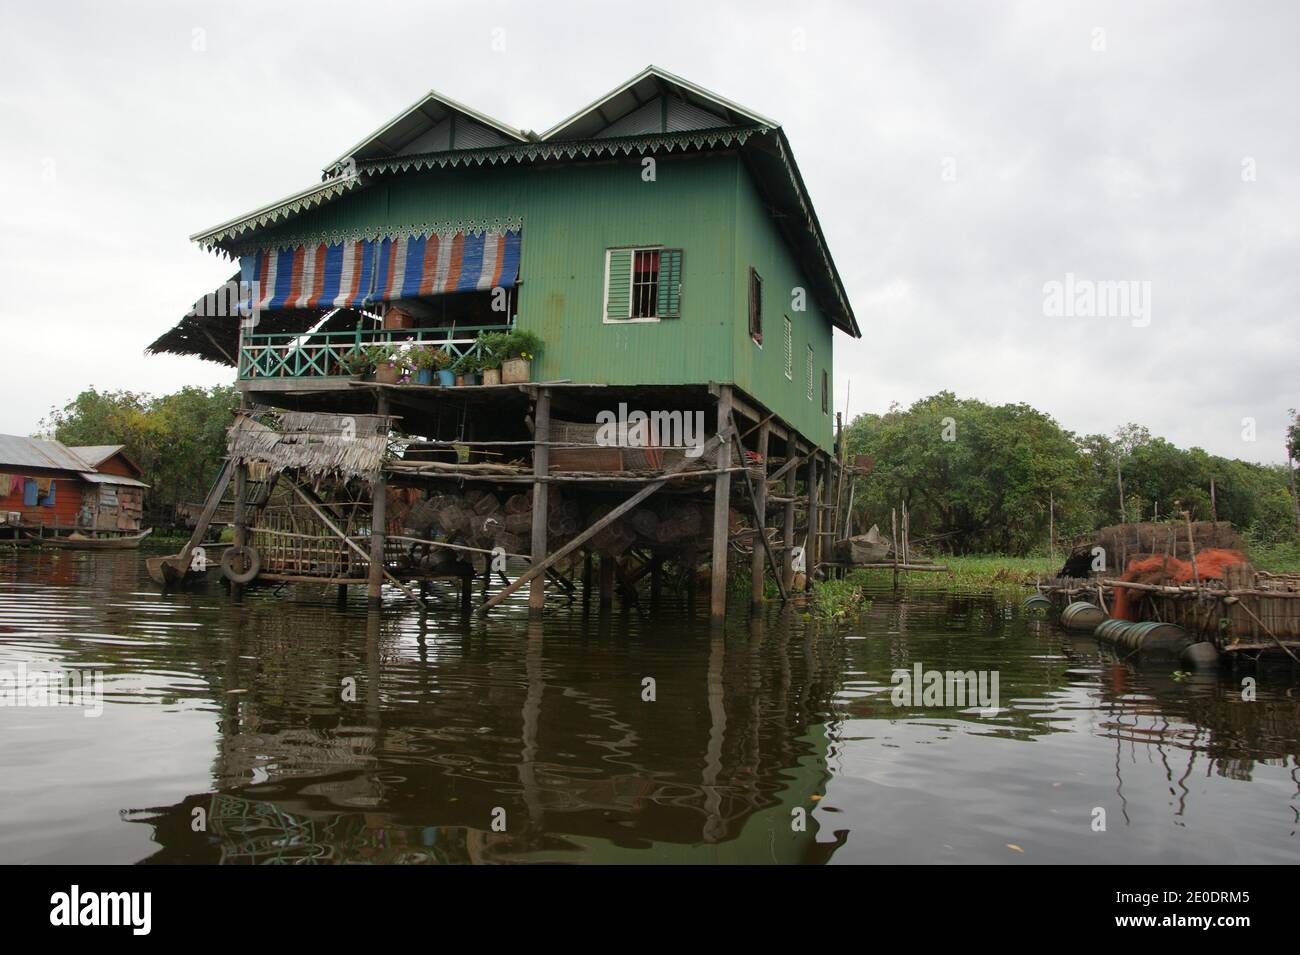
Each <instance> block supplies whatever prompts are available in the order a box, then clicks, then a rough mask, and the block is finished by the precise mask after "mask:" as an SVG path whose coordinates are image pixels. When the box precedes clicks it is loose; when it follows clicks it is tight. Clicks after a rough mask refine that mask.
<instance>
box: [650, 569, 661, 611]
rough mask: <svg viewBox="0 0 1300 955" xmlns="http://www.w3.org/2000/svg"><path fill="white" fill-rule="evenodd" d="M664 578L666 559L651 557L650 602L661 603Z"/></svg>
mask: <svg viewBox="0 0 1300 955" xmlns="http://www.w3.org/2000/svg"><path fill="white" fill-rule="evenodd" d="M663 579H664V559H663V558H662V557H651V558H650V603H651V604H652V605H653V604H657V603H659V597H660V594H661V592H662V589H663Z"/></svg>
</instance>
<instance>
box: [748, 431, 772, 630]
mask: <svg viewBox="0 0 1300 955" xmlns="http://www.w3.org/2000/svg"><path fill="white" fill-rule="evenodd" d="M768 434H769V429H768V425H767V422H766V421H764V422H763V423H762V425H760V426H759V429H758V456H759V457H760V458H762V461H763V479H762V480H761V481H759V482H758V484H757V486H756V487H755V488H754V523H755V527H754V553H753V554H751V555H750V561H749V573H750V587H749V603H750V606H751V607H758V606H760V605H761V604H762V603H763V577H764V568H765V557H766V554H765V551H764V548H765V547H766V546H767V544H766V539H767V445H768Z"/></svg>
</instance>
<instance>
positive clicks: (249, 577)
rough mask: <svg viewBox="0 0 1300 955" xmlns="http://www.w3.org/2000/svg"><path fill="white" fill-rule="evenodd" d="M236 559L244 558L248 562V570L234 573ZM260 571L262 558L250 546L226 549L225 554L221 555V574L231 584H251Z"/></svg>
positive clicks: (255, 549)
mask: <svg viewBox="0 0 1300 955" xmlns="http://www.w3.org/2000/svg"><path fill="white" fill-rule="evenodd" d="M236 557H246V558H247V560H248V569H247V570H245V571H244V572H243V573H236V572H235V558H236ZM261 569H262V558H261V557H260V556H259V555H258V553H257V548H256V547H253V546H251V545H245V546H244V547H227V548H226V552H225V553H224V554H222V555H221V573H222V574H223V575H225V578H226V580H228V581H230V582H231V583H232V584H247V583H251V582H252V581H253V578H255V577H256V576H257V574H258V571H260V570H261Z"/></svg>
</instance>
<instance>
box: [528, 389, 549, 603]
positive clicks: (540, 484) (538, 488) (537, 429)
mask: <svg viewBox="0 0 1300 955" xmlns="http://www.w3.org/2000/svg"><path fill="white" fill-rule="evenodd" d="M533 440H534V442H535V443H534V444H533V477H534V478H536V479H537V480H535V481H534V482H533V542H532V555H533V565H534V566H536V565H537V564H540V563H541V562H542V561H543V560H545V559H546V520H547V511H546V503H547V502H546V498H547V493H546V476H547V474H548V473H549V471H550V445H549V442H550V440H551V392H550V389H549V388H539V389H538V390H537V401H536V403H535V405H534V407H533ZM545 605H546V575H545V574H538V575H537V576H536V577H534V578H533V579H532V582H531V583H529V585H528V613H529V614H530V615H532V616H537V615H539V614H541V612H542V608H543V607H544V606H545Z"/></svg>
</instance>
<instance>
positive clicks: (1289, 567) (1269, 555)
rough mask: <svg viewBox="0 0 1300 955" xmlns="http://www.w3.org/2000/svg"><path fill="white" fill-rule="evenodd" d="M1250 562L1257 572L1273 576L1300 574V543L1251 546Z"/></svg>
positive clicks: (1290, 542)
mask: <svg viewBox="0 0 1300 955" xmlns="http://www.w3.org/2000/svg"><path fill="white" fill-rule="evenodd" d="M1250 562H1251V563H1252V564H1254V565H1255V569H1256V570H1266V571H1268V572H1269V573H1271V574H1288V573H1290V574H1296V573H1300V543H1297V542H1296V541H1287V542H1285V543H1282V544H1254V543H1252V544H1251V545H1250Z"/></svg>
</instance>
